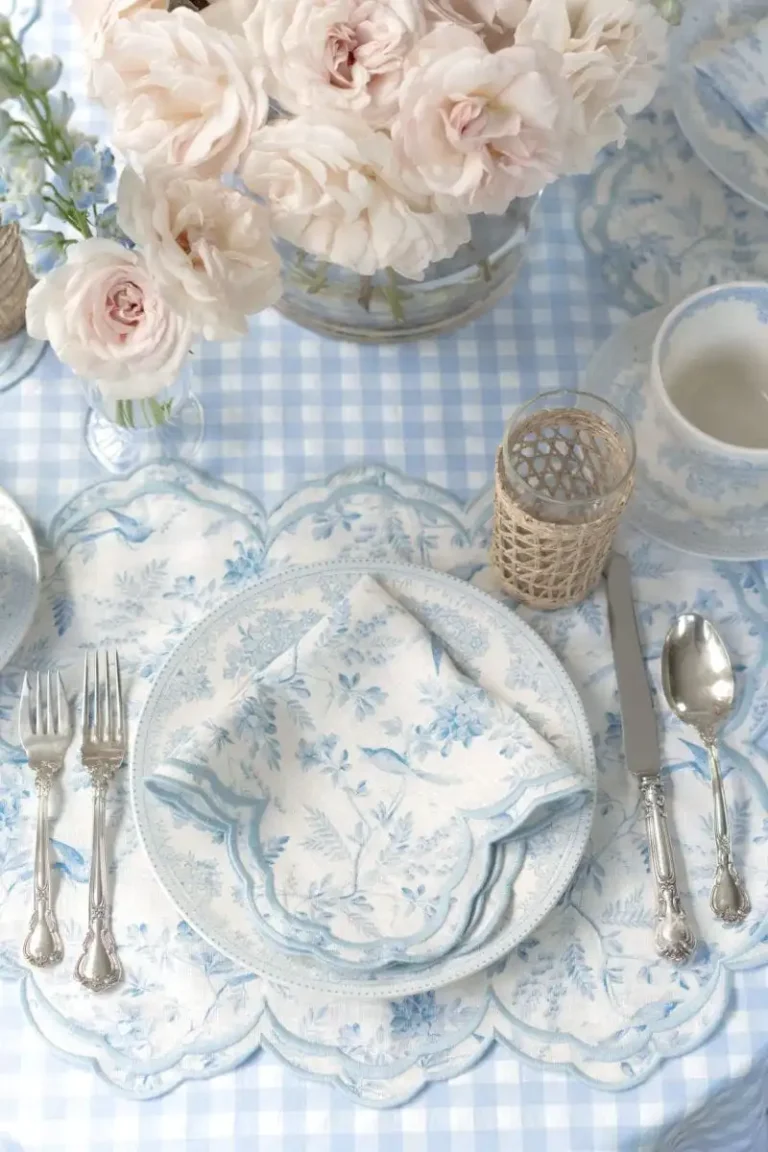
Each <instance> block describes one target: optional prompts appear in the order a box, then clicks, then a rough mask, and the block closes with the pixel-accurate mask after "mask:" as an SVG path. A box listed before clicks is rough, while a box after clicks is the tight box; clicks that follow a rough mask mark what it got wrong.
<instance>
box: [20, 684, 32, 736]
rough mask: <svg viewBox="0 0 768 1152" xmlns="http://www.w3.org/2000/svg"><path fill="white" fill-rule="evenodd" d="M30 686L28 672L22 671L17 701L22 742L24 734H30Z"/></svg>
mask: <svg viewBox="0 0 768 1152" xmlns="http://www.w3.org/2000/svg"><path fill="white" fill-rule="evenodd" d="M29 696H30V686H29V673H28V672H25V673H24V679H23V680H22V683H21V700H20V701H19V731H20V732H21V739H22V742H23V741H24V737H25V735H27V736H29V735H31V734H32V715H31V706H30V699H29Z"/></svg>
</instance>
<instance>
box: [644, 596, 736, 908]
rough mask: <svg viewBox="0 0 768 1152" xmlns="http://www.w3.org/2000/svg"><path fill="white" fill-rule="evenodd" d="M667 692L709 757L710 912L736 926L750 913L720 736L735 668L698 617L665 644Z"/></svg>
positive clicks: (688, 618)
mask: <svg viewBox="0 0 768 1152" xmlns="http://www.w3.org/2000/svg"><path fill="white" fill-rule="evenodd" d="M661 670H662V679H663V683H664V692H665V694H666V697H667V700H668V701H669V705H670V707H671V708H672V710H673V711H674V712H675V713H677V715H678V716H679V717H680V719H681V720H682V721H683V722H684V723H686V724H690V725H691V726H692V727H693V728H695V729H696V731H697V732H698V734H699V736H700V737H701V739H702V741H703V743H704V745H705V747H706V749H707V751H708V752H709V763H710V767H711V771H712V794H713V797H714V802H715V845H716V849H717V871H716V872H715V882H714V885H713V887H712V895H711V897H710V901H709V902H710V906H711V908H712V911H713V912H714V914H715V916H717V917H718V919H719V920H725V921H726V922H727V923H729V924H737V923H739V922H740V921H741V920H743V919H744V918H745V917H746V916H747V915H748V914H749V910H750V907H751V905H750V902H749V896H748V895H747V890H746V888H745V887H744V883H743V881H742V879H741V877H740V876H739V874H738V872H737V871H736V869H735V868H734V866H733V859H732V857H731V839H730V835H729V833H728V813H727V809H726V806H725V793H724V791H723V778H722V775H721V773H720V758H719V756H718V754H717V733H718V731H719V729H720V727H721V725H722V724H723V722H724V721H725V719H726V718H727V716H728V714H729V712H730V711H731V708H732V707H733V695H734V681H733V668H732V667H731V661H730V658H729V656H728V652H727V651H726V648H725V645H724V644H723V642H722V640H721V639H720V636H719V635H718V633H717V631H716V629H715V627H714V626H713V625H712V624H710V622H709V620H705V619H704V617H703V616H699V615H698V613H697V612H686V613H683V614H682V615H681V616H678V617H677V619H676V620H675V622H674V623H673V625H672V627H671V628H670V630H669V632H668V633H667V638H666V640H665V641H664V652H663V655H662V660H661Z"/></svg>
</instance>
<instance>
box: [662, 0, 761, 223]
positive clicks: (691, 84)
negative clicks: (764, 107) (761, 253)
mask: <svg viewBox="0 0 768 1152" xmlns="http://www.w3.org/2000/svg"><path fill="white" fill-rule="evenodd" d="M767 15H768V9H767V8H766V4H765V0H696V3H695V4H688V5H687V7H686V12H685V16H684V18H683V22H682V24H681V26H680V28H679V29H677V30H676V32H675V34H674V36H673V38H672V42H671V48H670V75H671V76H672V77H674V107H675V114H676V116H677V120H678V123H679V125H680V128H681V129H682V131H683V134H684V135H685V137H686V139H687V140H688V142H689V143H690V145H691V147H692V148H693V150H694V152H695V153H696V155H697V156H698V157H699V159H701V160H702V161H703V162H704V163H705V164H706V165H707V167H708V168H710V169H711V170H712V172H714V173H715V175H716V176H718V177H719V178H720V180H722V181H723V182H724V183H725V184H727V185H728V186H729V187H730V188H733V189H734V190H735V191H736V192H739V193H740V194H741V195H742V196H744V197H745V199H747V200H751V201H752V203H753V204H757V205H758V207H760V208H763V209H765V210H768V138H766V137H764V136H762V135H760V134H759V133H758V132H755V131H754V130H753V128H751V127H750V126H749V124H748V123H747V122H746V120H745V119H744V118H743V117H742V115H741V114H740V113H739V112H738V111H737V110H736V108H735V107H734V106H733V104H732V103H730V102H729V101H728V100H727V99H726V98H725V96H723V95H722V94H721V92H720V91H718V89H717V88H716V87H715V86H713V84H712V83H711V82H710V81H709V80H708V79H707V77H706V76H705V75H703V74H702V72H701V71H700V70H699V68H697V65H699V66H701V65H703V64H704V63H705V62H708V61H710V60H711V59H712V58H713V54H714V53H721V55H722V57H723V60H724V62H725V63H726V65H727V66H728V67H733V68H735V69H740V70H741V74H742V75H741V79H742V80H743V74H744V68H745V61H744V60H740V59H739V53H741V52H742V51H743V49H742V48H741V47H740V46H741V45H743V44H744V43H745V41H746V40H747V39H748V34H749V33H751V32H752V31H753V29H754V28H755V25H756V24H757V23H758V22H759V21H760V20H764V19H765V17H766V16H767ZM749 39H752V38H751V37H749ZM755 43H756V44H757V42H756V40H755ZM730 49H733V59H732V60H731V61H730V63H728V58H729V57H728V50H730ZM723 50H726V51H725V52H723ZM755 50H757V48H756V49H755ZM762 50H763V51H764V49H762ZM763 95H764V94H763ZM755 96H756V98H758V97H759V96H760V93H759V92H757V93H756V94H755Z"/></svg>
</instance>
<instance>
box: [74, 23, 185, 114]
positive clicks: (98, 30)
mask: <svg viewBox="0 0 768 1152" xmlns="http://www.w3.org/2000/svg"><path fill="white" fill-rule="evenodd" d="M165 7H166V2H165V0H70V10H71V12H72V15H73V16H74V18H75V21H76V23H77V24H78V25H79V28H80V32H81V33H82V39H81V41H80V44H81V46H82V49H83V52H84V53H85V66H86V70H87V86H88V91H89V94H90V95H91V96H92V95H94V84H93V66H94V63H95V61H97V60H100V59H101V57H102V56H103V55H104V46H105V44H106V42H107V38H108V37H109V34H110V32H111V31H112V28H113V27H114V24H115V21H116V20H120V19H123V18H125V19H127V20H131V19H133V18H134V17H135V16H137V15H138V14H139V13H140V12H147V11H149V10H150V9H151V8H158V9H164V8H165Z"/></svg>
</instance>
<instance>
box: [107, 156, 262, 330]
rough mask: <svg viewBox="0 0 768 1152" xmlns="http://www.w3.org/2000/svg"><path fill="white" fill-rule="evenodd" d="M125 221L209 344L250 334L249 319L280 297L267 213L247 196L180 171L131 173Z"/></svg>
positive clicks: (123, 182) (125, 181) (121, 201)
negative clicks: (149, 174)
mask: <svg viewBox="0 0 768 1152" xmlns="http://www.w3.org/2000/svg"><path fill="white" fill-rule="evenodd" d="M117 205H118V220H119V223H120V227H121V228H122V229H123V230H124V232H125V233H126V235H128V236H130V237H131V239H132V240H134V241H135V242H136V243H137V244H139V245H140V246H141V249H142V253H143V255H144V257H145V259H146V261H147V266H148V267H149V269H150V271H151V272H152V274H153V276H154V277H155V279H156V280H157V282H158V284H160V286H161V287H162V290H163V292H164V295H165V296H166V298H167V299H168V300H169V301H170V302H171V304H172V305H173V306H174V307H175V308H177V310H178V311H179V312H182V313H184V314H186V315H187V316H188V317H189V319H190V321H191V323H192V325H193V327H194V328H195V329H196V330H198V331H200V332H202V333H203V335H204V336H205V337H206V338H207V339H209V340H220V339H226V338H228V337H234V336H243V335H245V334H246V333H247V331H248V324H247V319H246V318H247V317H248V316H249V315H252V314H253V313H254V312H259V311H261V309H262V308H266V307H268V306H269V305H270V304H274V303H275V302H276V301H277V299H278V298H279V296H280V290H281V286H280V260H279V258H278V256H277V253H276V252H275V249H274V247H273V245H272V237H271V227H270V221H269V215H268V213H267V210H266V209H265V208H263V207H262V206H261V205H260V204H256V203H255V202H254V201H253V200H251V199H249V198H248V197H247V196H243V195H242V194H241V193H240V192H236V191H234V190H232V189H228V188H223V187H222V186H221V184H219V182H218V181H216V180H201V179H198V178H196V177H194V176H189V175H185V174H180V175H175V174H173V173H172V172H167V173H162V174H157V175H155V176H150V177H148V179H147V180H146V181H144V180H142V179H141V178H140V177H139V176H137V175H136V173H135V172H133V171H131V170H130V169H126V170H125V171H124V172H123V174H122V176H121V178H120V185H119V188H118V193H117Z"/></svg>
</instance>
